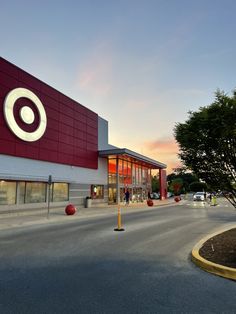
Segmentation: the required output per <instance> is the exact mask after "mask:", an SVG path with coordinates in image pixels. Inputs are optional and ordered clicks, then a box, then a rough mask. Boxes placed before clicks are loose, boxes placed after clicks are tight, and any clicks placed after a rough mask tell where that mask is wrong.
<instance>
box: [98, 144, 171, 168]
mask: <svg viewBox="0 0 236 314" xmlns="http://www.w3.org/2000/svg"><path fill="white" fill-rule="evenodd" d="M124 154H125V155H127V156H130V157H132V158H134V159H137V160H139V161H143V162H145V163H148V164H150V165H151V166H153V167H156V168H160V169H164V168H166V167H167V165H166V164H163V163H161V162H159V161H156V160H154V159H151V158H149V157H146V156H143V155H141V154H139V153H136V152H134V151H132V150H129V149H127V148H115V149H106V150H100V151H99V156H100V157H105V156H109V155H124Z"/></svg>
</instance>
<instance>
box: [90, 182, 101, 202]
mask: <svg viewBox="0 0 236 314" xmlns="http://www.w3.org/2000/svg"><path fill="white" fill-rule="evenodd" d="M91 196H92V198H93V199H97V198H104V185H91Z"/></svg>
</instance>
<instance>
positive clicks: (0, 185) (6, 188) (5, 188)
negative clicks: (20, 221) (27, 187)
mask: <svg viewBox="0 0 236 314" xmlns="http://www.w3.org/2000/svg"><path fill="white" fill-rule="evenodd" d="M15 203H16V182H10V181H0V205H12V204H15Z"/></svg>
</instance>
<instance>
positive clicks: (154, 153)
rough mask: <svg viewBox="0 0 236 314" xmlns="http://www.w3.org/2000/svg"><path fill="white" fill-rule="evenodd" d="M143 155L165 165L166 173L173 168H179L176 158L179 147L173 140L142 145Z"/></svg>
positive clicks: (165, 139) (167, 139) (164, 139)
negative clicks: (143, 148)
mask: <svg viewBox="0 0 236 314" xmlns="http://www.w3.org/2000/svg"><path fill="white" fill-rule="evenodd" d="M144 147H145V155H147V156H150V157H152V158H154V159H156V160H158V161H160V162H163V163H165V164H166V165H167V173H171V172H173V168H177V167H180V166H181V162H180V160H179V158H178V152H179V147H178V144H177V143H176V141H175V140H174V138H163V139H159V140H155V141H149V142H145V143H144Z"/></svg>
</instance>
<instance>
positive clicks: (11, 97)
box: [3, 87, 47, 142]
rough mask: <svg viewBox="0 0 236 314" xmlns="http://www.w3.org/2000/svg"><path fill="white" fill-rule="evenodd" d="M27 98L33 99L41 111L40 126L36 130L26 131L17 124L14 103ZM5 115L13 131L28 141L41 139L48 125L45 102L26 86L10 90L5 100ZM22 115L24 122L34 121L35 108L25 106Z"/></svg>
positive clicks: (39, 111)
mask: <svg viewBox="0 0 236 314" xmlns="http://www.w3.org/2000/svg"><path fill="white" fill-rule="evenodd" d="M22 97H24V98H27V99H29V100H31V101H32V102H33V103H34V105H35V106H36V108H37V110H38V113H39V126H38V128H37V129H36V130H35V131H34V132H26V131H24V130H23V129H22V128H21V127H19V125H18V124H17V122H16V120H15V117H14V112H13V111H14V105H15V102H16V101H17V100H18V99H19V98H22ZM3 109H4V117H5V120H6V122H7V124H8V126H9V128H10V129H11V130H12V132H13V133H14V134H15V135H16V136H17V137H19V138H20V139H22V140H24V141H27V142H34V141H37V140H38V139H40V138H41V137H42V136H43V134H44V132H45V130H46V126H47V116H46V112H45V109H44V107H43V104H42V103H41V101H40V99H39V98H38V97H37V96H36V95H35V94H34V93H33V92H31V91H30V90H28V89H26V88H22V87H19V88H15V89H13V90H12V91H10V92H9V93H8V94H7V96H6V98H5V100H4V108H3ZM20 117H21V119H22V120H23V122H25V123H27V124H31V123H33V121H34V119H35V116H34V112H33V110H32V109H31V108H30V107H28V106H24V107H23V108H22V109H21V111H20Z"/></svg>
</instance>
